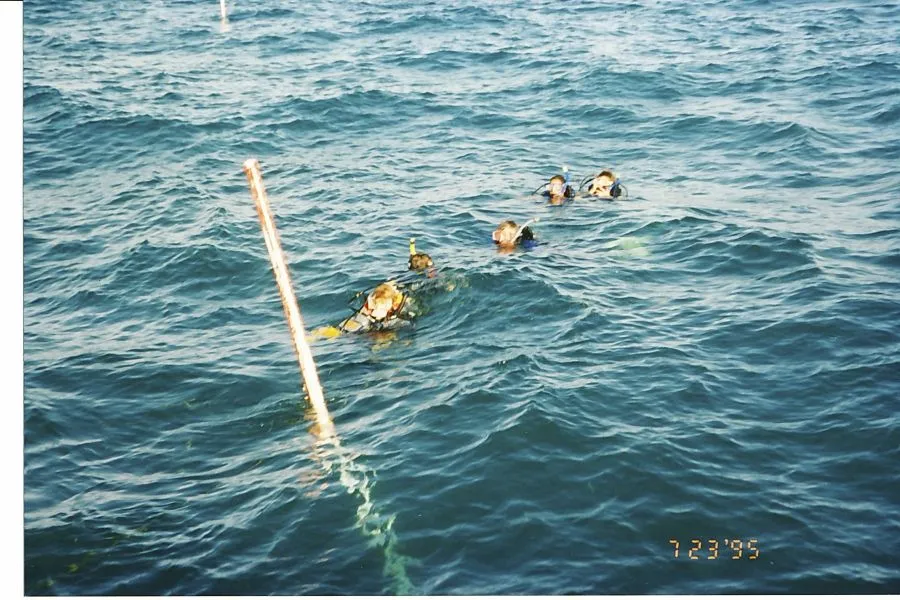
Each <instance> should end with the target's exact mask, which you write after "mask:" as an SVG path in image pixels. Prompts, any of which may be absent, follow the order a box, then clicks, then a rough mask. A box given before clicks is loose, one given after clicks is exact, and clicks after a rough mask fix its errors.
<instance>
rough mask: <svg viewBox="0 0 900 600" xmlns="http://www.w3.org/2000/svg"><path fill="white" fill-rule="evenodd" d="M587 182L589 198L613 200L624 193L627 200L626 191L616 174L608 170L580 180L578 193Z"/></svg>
mask: <svg viewBox="0 0 900 600" xmlns="http://www.w3.org/2000/svg"><path fill="white" fill-rule="evenodd" d="M588 181H590V185H588V188H587V192H588V195H590V196H594V197H595V198H602V199H605V200H615V199H616V198H619V197H620V196H622V194H623V193H624V195H625V198H626V199H627V198H628V190H627V189H626V188H625V186H624V185H622V182H621V181H620V180H619V178H618V177H617V176H616V174H615V173H613V172H612V171H610V170H608V169H605V170H603V171H600V172H599V173H597V174H596V175H589V176H587V177H585V178H584V179H582V180H581V185H579V186H578V191H579V192H580V191H581V190H582V189H583V188H584V186H585V184H586V183H588Z"/></svg>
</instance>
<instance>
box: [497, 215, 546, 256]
mask: <svg viewBox="0 0 900 600" xmlns="http://www.w3.org/2000/svg"><path fill="white" fill-rule="evenodd" d="M536 220H537V219H532V220H531V221H528V222H527V223H525V224H524V225H522V226H519V225H517V224H516V222H515V221H509V220H507V221H503V222H502V223H500V225H499V226H498V227H497V229H495V230H494V233H493V234H492V235H491V238H492V239H493V240H494V243H495V244H497V246H498V247H499V248H500V249H501V250H512V249H513V248H516V247H517V246H521V247H523V248H533V247H534V246H536V245H537V241H536V240H535V239H534V232H533V231H532V230H531V227H529V226H528V225H530V224H531V223H533V222H534V221H536Z"/></svg>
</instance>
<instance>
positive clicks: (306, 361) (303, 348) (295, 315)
mask: <svg viewBox="0 0 900 600" xmlns="http://www.w3.org/2000/svg"><path fill="white" fill-rule="evenodd" d="M244 173H246V175H247V181H248V182H249V183H250V195H251V196H252V197H253V201H254V202H255V203H256V212H257V214H258V215H259V224H260V225H261V226H262V231H263V237H264V238H265V241H266V248H268V250H269V258H270V259H271V261H272V271H273V272H274V273H275V282H276V283H277V284H278V291H279V292H280V293H281V304H282V305H283V306H284V315H285V317H287V322H288V327H290V330H291V341H292V342H293V344H294V350H295V351H296V352H297V360H298V361H299V362H300V373H301V374H302V375H303V382H304V384H305V386H306V393H307V394H308V395H309V400H310V402H311V403H312V406H313V409H314V410H315V412H316V420H317V421H318V423H319V436H320V437H322V438H331V437H334V435H335V431H334V424H333V423H332V422H331V416H330V415H329V414H328V407H327V406H326V405H325V397H324V395H323V394H322V386H321V385H320V384H319V374H318V372H317V371H316V363H315V362H314V361H313V356H312V351H310V349H309V345H308V344H307V343H306V332H305V330H304V328H303V319H302V318H301V316H300V307H299V306H297V298H296V297H295V296H294V288H293V287H292V285H291V277H290V274H289V273H288V268H287V261H286V260H285V258H284V252H283V251H282V250H281V242H280V241H279V240H278V230H277V229H276V228H275V219H274V218H273V217H272V209H271V208H270V207H269V198H268V196H266V188H265V187H264V186H263V180H262V173H260V170H259V161H257V160H256V159H255V158H251V159H248V160H246V161H245V162H244Z"/></svg>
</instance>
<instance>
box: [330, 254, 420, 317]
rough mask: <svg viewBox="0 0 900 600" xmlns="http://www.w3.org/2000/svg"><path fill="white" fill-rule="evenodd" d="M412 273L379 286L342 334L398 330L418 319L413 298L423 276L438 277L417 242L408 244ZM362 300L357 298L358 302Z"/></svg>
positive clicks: (357, 311)
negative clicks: (418, 249) (418, 250)
mask: <svg viewBox="0 0 900 600" xmlns="http://www.w3.org/2000/svg"><path fill="white" fill-rule="evenodd" d="M407 266H408V271H409V273H407V274H404V275H402V276H400V277H395V278H393V279H392V280H390V281H386V282H384V283H382V284H380V285H378V286H377V287H376V288H375V289H374V290H372V292H371V293H370V294H369V295H368V296H367V297H366V301H365V302H364V303H363V305H362V306H360V307H358V308H355V310H354V314H353V315H351V316H350V317H349V318H347V319H344V321H343V322H342V323H341V324H340V325H339V329H340V331H342V332H351V333H364V332H367V331H381V330H386V329H397V328H398V327H404V326H406V325H410V324H411V323H412V319H413V318H414V317H415V316H416V312H417V311H416V310H414V308H413V306H414V301H413V300H412V297H411V294H412V293H413V292H415V291H417V290H419V289H420V288H421V287H422V286H423V285H424V284H425V282H424V281H422V280H421V276H422V275H424V276H425V277H427V278H429V279H431V278H433V277H435V276H436V274H437V272H436V270H435V268H434V261H433V260H432V259H431V257H430V256H429V255H427V254H425V253H424V252H416V239H415V238H410V240H409V262H408V263H407ZM360 296H362V293H360V294H357V295H356V297H355V298H354V299H356V298H359V297H360Z"/></svg>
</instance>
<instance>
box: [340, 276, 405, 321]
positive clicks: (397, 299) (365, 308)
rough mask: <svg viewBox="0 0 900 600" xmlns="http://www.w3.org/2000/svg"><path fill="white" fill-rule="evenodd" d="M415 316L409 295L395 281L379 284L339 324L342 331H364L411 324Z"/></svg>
mask: <svg viewBox="0 0 900 600" xmlns="http://www.w3.org/2000/svg"><path fill="white" fill-rule="evenodd" d="M413 317H415V313H413V312H412V311H411V310H410V309H409V296H408V295H407V294H404V293H403V292H402V291H401V290H400V288H399V287H398V285H397V284H396V283H395V282H393V281H386V282H384V283H382V284H380V285H378V286H377V287H376V288H375V289H374V290H372V293H370V294H369V295H368V297H367V298H366V301H365V303H363V305H362V306H361V307H359V309H357V311H356V313H354V314H353V315H352V316H351V317H349V318H347V319H344V321H343V322H342V323H341V324H340V325H339V329H340V330H341V331H345V332H350V333H364V332H367V331H381V330H385V329H396V328H398V327H403V326H404V325H409V324H410V323H411V321H412V319H413Z"/></svg>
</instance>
